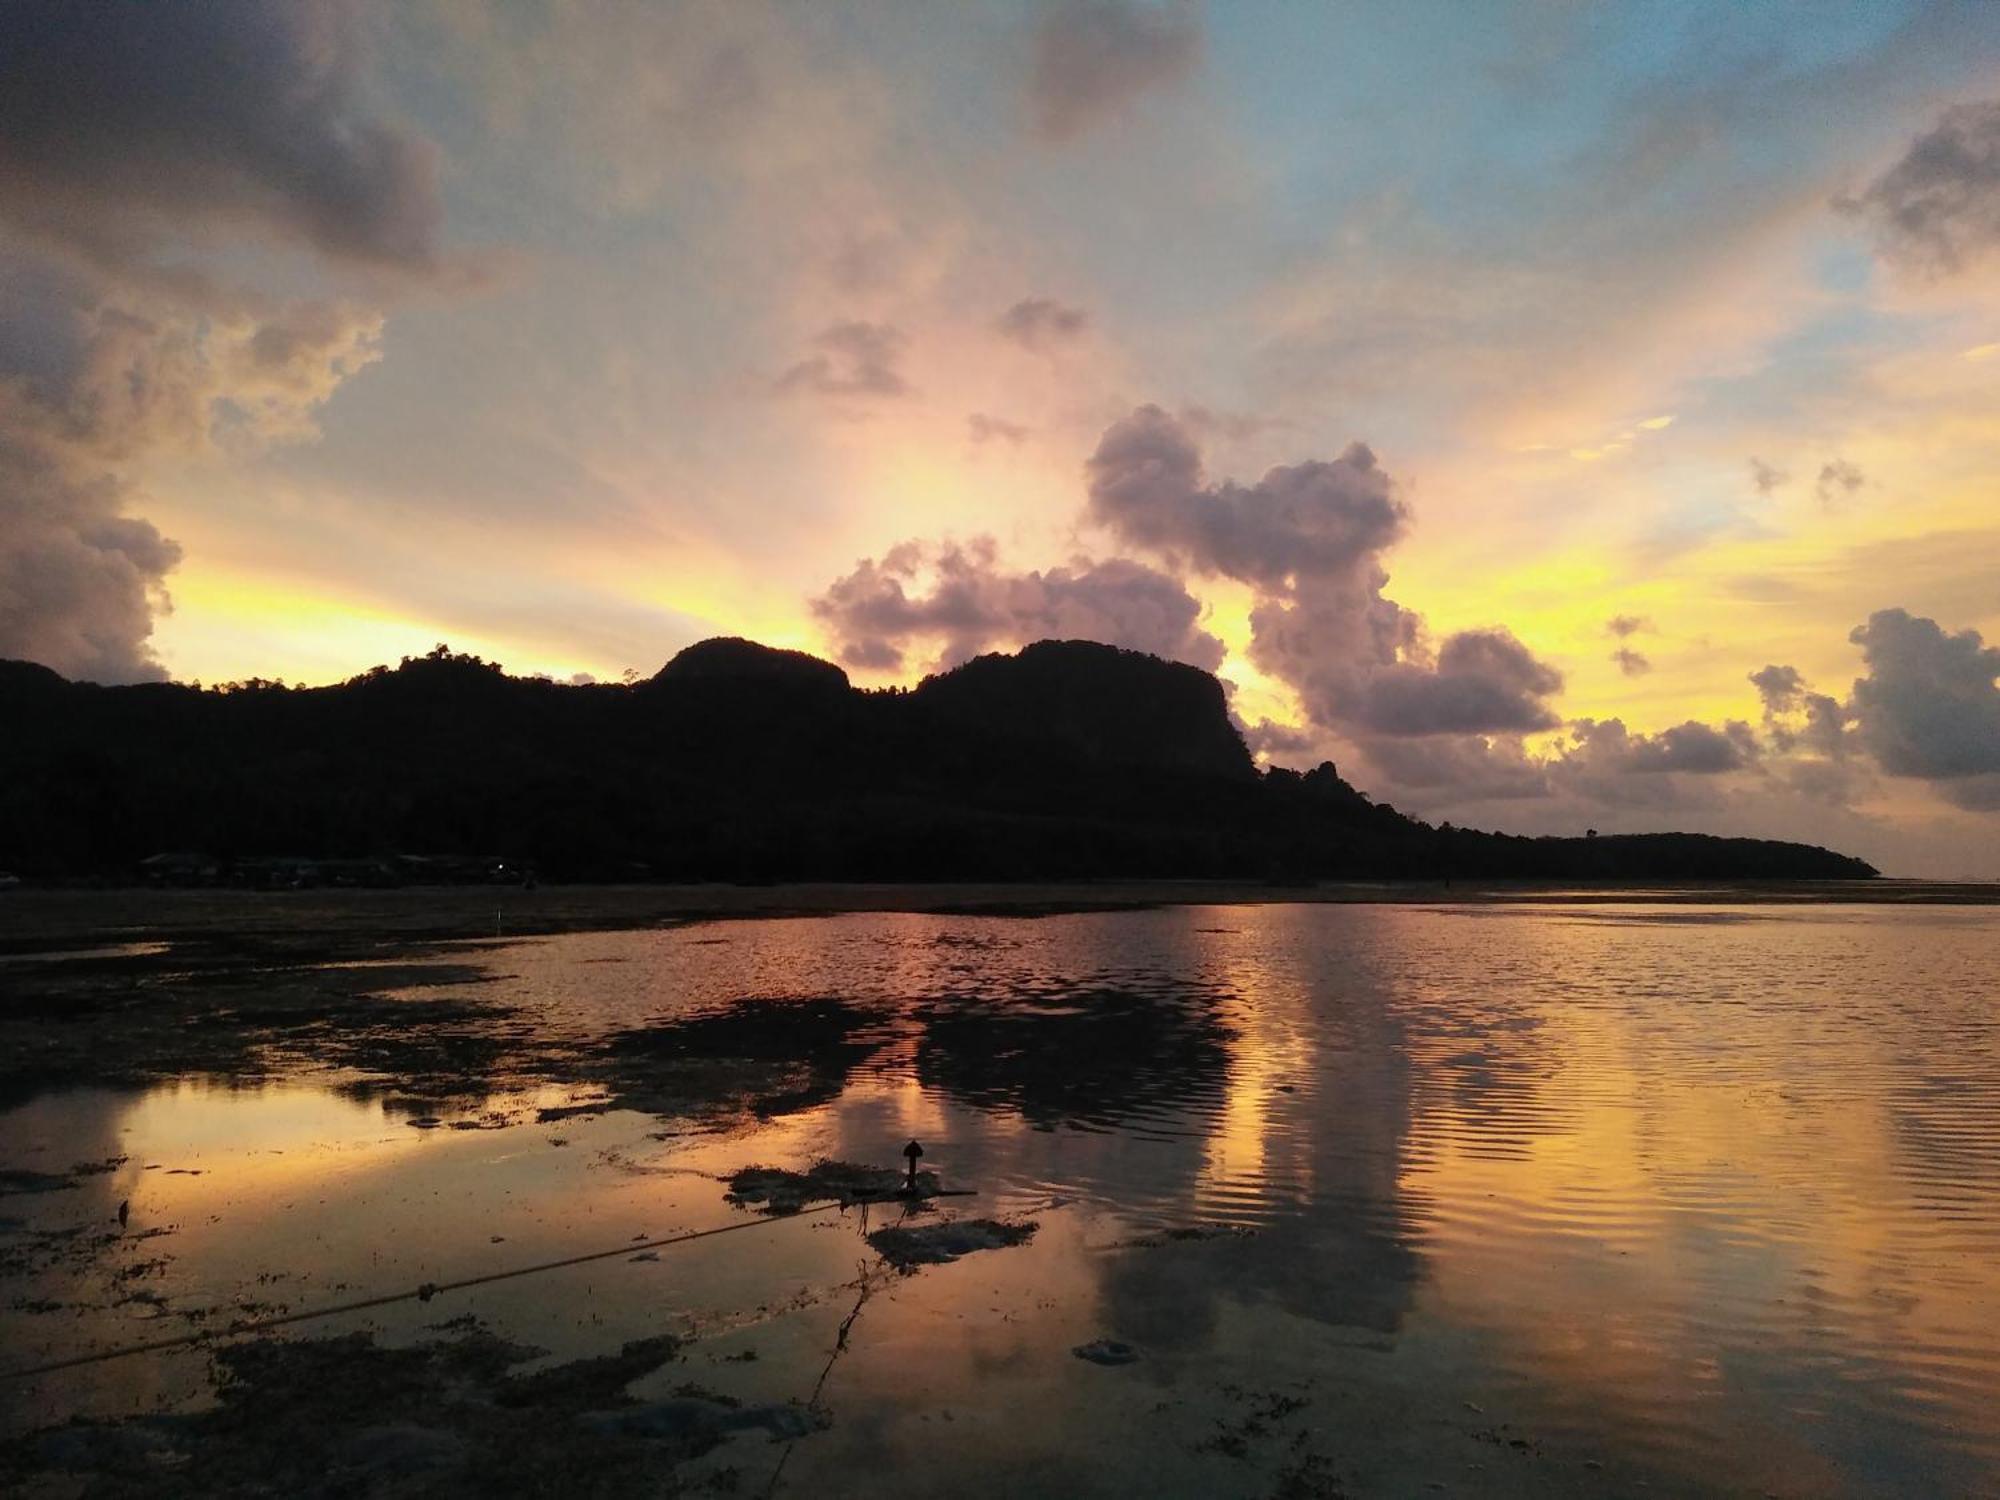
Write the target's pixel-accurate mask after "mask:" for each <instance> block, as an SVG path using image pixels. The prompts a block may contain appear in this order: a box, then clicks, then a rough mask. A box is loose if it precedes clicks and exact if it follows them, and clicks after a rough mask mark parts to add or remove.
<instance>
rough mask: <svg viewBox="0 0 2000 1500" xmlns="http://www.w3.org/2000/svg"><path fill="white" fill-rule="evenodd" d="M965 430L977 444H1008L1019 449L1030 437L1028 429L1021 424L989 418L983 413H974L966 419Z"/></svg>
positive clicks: (1001, 418)
mask: <svg viewBox="0 0 2000 1500" xmlns="http://www.w3.org/2000/svg"><path fill="white" fill-rule="evenodd" d="M965 430H966V434H967V435H968V436H969V437H970V438H971V439H972V441H973V442H975V443H1008V444H1011V445H1013V446H1015V447H1018V446H1020V444H1022V443H1023V442H1025V441H1026V440H1027V437H1028V429H1027V428H1025V427H1023V426H1022V425H1021V424H1020V423H1019V422H1009V421H1008V420H1007V419H1006V418H1005V417H993V416H988V415H987V414H986V413H985V412H983V411H976V412H973V413H972V414H971V415H970V416H968V417H967V418H966V419H965Z"/></svg>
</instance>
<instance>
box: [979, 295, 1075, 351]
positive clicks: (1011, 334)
mask: <svg viewBox="0 0 2000 1500" xmlns="http://www.w3.org/2000/svg"><path fill="white" fill-rule="evenodd" d="M996 326H997V327H998V328H999V330H1000V334H1001V336H1002V337H1003V338H1008V339H1012V340H1013V341H1014V342H1015V343H1017V344H1019V345H1020V346H1021V347H1022V348H1023V349H1028V350H1032V351H1033V352H1034V353H1037V354H1046V353H1048V352H1049V351H1050V350H1052V349H1058V348H1061V347H1062V346H1063V345H1065V344H1072V343H1075V342H1076V340H1078V339H1080V338H1082V337H1083V335H1084V333H1085V331H1086V330H1088V329H1089V327H1090V314H1089V313H1087V312H1085V311H1084V310H1083V309H1082V308H1080V307H1069V306H1066V305H1064V304H1063V303H1061V302H1057V301H1055V300H1054V299H1052V298H1049V297H1023V298H1022V299H1021V300H1020V301H1019V302H1016V303H1015V304H1014V305H1013V306H1012V307H1010V308H1008V309H1007V311H1005V312H1004V313H1002V314H1001V315H1000V321H999V323H998V324H997V325H996Z"/></svg>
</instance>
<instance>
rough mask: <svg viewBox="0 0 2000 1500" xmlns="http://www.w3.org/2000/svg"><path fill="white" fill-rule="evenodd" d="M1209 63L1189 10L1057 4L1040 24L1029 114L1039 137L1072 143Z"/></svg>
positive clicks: (1109, 0) (1079, 1) (1074, 0)
mask: <svg viewBox="0 0 2000 1500" xmlns="http://www.w3.org/2000/svg"><path fill="white" fill-rule="evenodd" d="M1200 58H1201V23H1200V21H1199V20H1198V19H1197V18H1196V16H1195V15H1194V13H1193V12H1192V11H1191V10H1189V9H1187V8H1185V7H1183V6H1178V5H1177V6H1175V7H1173V8H1172V9H1168V8H1164V7H1160V6H1154V5H1144V4H1138V3H1134V0H1049V3H1047V4H1045V5H1044V7H1043V10H1042V14H1041V17H1040V19H1039V21H1038V22H1037V23H1036V26H1035V33H1034V39H1033V57H1032V59H1031V64H1030V67H1029V72H1028V80H1027V84H1028V89H1027V92H1028V113H1029V119H1030V121H1031V123H1032V124H1033V126H1034V129H1035V133H1036V134H1037V135H1039V136H1040V137H1041V138H1042V139H1043V140H1045V141H1049V142H1052V143H1061V142H1065V141H1071V140H1074V139H1076V138H1077V137H1079V136H1082V135H1085V134H1087V133H1088V132H1090V131H1092V130H1094V129H1096V128H1097V127H1098V126H1100V125H1103V124H1106V123H1108V122H1109V121H1111V120H1114V119H1116V118H1118V117H1119V116H1120V115H1123V114H1125V113H1126V112H1127V111H1128V110H1130V109H1131V108H1132V106H1133V105H1134V104H1135V103H1136V102H1137V100H1138V99H1139V98H1140V96H1141V95H1143V94H1145V93H1146V92H1147V91H1148V90H1149V89H1153V88H1158V87H1160V86H1162V85H1165V84H1170V83H1174V82H1177V81H1179V80H1180V79H1182V78H1184V77H1186V76H1187V75H1188V74H1189V73H1191V72H1192V71H1193V70H1194V66H1195V64H1196V62H1198V61H1199V60H1200Z"/></svg>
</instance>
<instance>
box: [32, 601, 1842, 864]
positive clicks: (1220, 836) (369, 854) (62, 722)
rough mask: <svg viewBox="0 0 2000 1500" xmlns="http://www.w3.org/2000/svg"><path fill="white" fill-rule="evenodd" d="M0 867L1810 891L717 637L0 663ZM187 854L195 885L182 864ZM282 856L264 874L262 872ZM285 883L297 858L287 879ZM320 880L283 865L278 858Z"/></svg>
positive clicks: (1047, 676) (1103, 653)
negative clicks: (633, 644)
mask: <svg viewBox="0 0 2000 1500" xmlns="http://www.w3.org/2000/svg"><path fill="white" fill-rule="evenodd" d="M0 726H5V733H4V734H0V868H16V869H19V870H21V871H22V872H23V873H29V874H46V875H90V876H100V877H107V878H121V877H125V878H129V877H131V876H132V875H133V874H134V873H135V872H137V871H138V869H139V862H140V861H142V860H144V859H146V858H147V857H149V856H153V855H157V854H161V853H163V852H168V851H184V852H185V853H186V855H187V856H188V857H185V858H176V859H173V860H168V861H163V862H160V863H157V864H155V865H154V866H152V867H151V873H152V874H153V875H155V876H156V877H158V878H174V879H182V878H185V879H206V878H210V874H209V872H210V871H211V870H212V869H213V868H214V867H215V866H216V865H218V864H220V865H222V866H224V867H232V868H234V869H235V870H236V871H237V872H238V874H239V877H240V878H251V879H269V880H273V881H279V882H282V881H286V880H290V879H294V878H297V879H315V878H335V879H341V880H365V879H390V878H395V876H396V873H397V869H398V867H396V866H395V865H394V864H393V862H392V860H391V857H392V856H399V855H412V854H415V855H423V856H432V857H437V856H461V857H463V858H461V859H459V860H457V861H456V862H446V863H443V864H440V863H438V862H436V859H435V858H433V860H432V862H430V863H428V864H424V865H421V866H408V865H405V866H402V867H400V868H401V869H403V870H404V871H405V872H407V870H408V869H411V868H418V869H421V870H422V871H423V872H426V873H428V874H436V873H438V872H440V871H443V872H447V873H454V874H457V875H460V876H464V875H467V874H469V873H470V874H476V873H477V872H478V871H479V870H481V869H482V868H485V865H484V864H483V863H482V861H481V860H479V859H474V858H472V857H473V856H494V857H498V856H504V857H505V858H506V859H508V860H509V861H511V862H515V863H518V862H521V861H527V862H531V863H533V864H534V865H536V866H538V867H539V868H540V869H541V870H542V871H543V872H544V873H545V874H546V875H549V876H552V877H556V878H577V879H634V878H636V879H662V880H669V879H670V880H712V879H720V880H775V879H799V880H811V879H826V880H832V879H841V880H933V879H1022V880H1032V879H1059V878H1075V877H1079V876H1106V877H1109V876H1151V877H1166V876H1216V877H1238V878H1241V877H1249V878H1257V879H1264V878H1275V879H1281V880H1298V879H1315V878H1340V877H1347V878H1370V877H1374V878H1389V877H1418V876H1421V877H1435V876H1438V875H1446V874H1449V875H1456V876H1461V877H1465V878H1469V879H1470V878H1493V877H1538V878H1559V879H1658V878H1762V877H1769V878H1795V879H1796V878H1806V879H1810V878H1840V879H1852V878H1855V877H1858V876H1864V875H1870V874H1873V873H1874V872H1873V871H1872V870H1870V869H1869V868H1868V866H1866V865H1864V864H1862V863H1861V862H1860V861H1858V860H1852V859H1848V858H1846V857H1844V856H1841V855H1837V854H1832V853H1829V852H1828V851H1826V850H1823V849H1814V848H1810V847H1808V846H1805V845H1799V844H1777V843H1766V842H1759V841H1754V840H1748V839H1716V838H1707V837H1703V836H1698V835H1686V834H1656V835H1648V836H1645V837H1628V838H1620V837H1607V838H1599V839H1588V840H1586V839H1548V838H1538V839H1523V838H1513V837H1510V836H1508V835H1505V834H1488V833H1476V832H1472V831H1469V830H1464V829H1449V828H1432V827H1431V826H1430V825H1428V824H1426V823H1422V822H1420V821H1417V820H1415V819H1412V818H1408V817H1405V816H1404V815H1403V814H1401V813H1399V812H1397V811H1396V810H1395V809H1394V808H1392V807H1389V806H1387V805H1385V804H1378V803H1375V802H1371V801H1370V800H1369V799H1368V798H1367V797H1366V796H1364V795H1363V794H1362V793H1360V792H1358V791H1356V790H1355V789H1354V788H1353V787H1352V786H1350V785H1348V784H1347V783H1346V782H1345V781H1343V780H1342V779H1341V778H1340V777H1339V775H1338V774H1337V773H1336V772H1335V771H1334V769H1333V767H1332V766H1331V765H1325V766H1321V767H1320V768H1318V769H1317V770H1315V771H1312V772H1309V773H1306V774H1304V775H1301V774H1299V773H1296V772H1292V771H1284V770H1273V771H1269V772H1264V773H1259V772H1258V771H1257V770H1256V769H1255V767H1254V766H1253V764H1252V763H1251V760H1250V757H1249V755H1248V753H1247V752H1246V751H1245V749H1244V746H1243V742H1242V739H1241V737H1240V736H1239V735H1238V734H1237V733H1236V731H1235V729H1234V728H1233V727H1232V726H1231V724H1230V722H1229V719H1228V715H1227V712H1226V709H1225V704H1224V700H1223V695H1222V690H1221V687H1220V685H1219V684H1218V683H1217V682H1216V681H1215V679H1214V678H1212V677H1210V676H1209V675H1208V674H1206V673H1203V672H1199V671H1196V670H1194V669H1193V668H1191V667H1185V666H1178V665H1174V664H1172V663H1168V662H1163V661H1160V660H1157V659H1156V658H1153V657H1148V656H1142V655H1139V654H1138V653H1135V652H1130V651H1120V650H1117V649H1115V648H1112V647H1108V646H1100V645H1097V644H1095V643H1093V642H1087V641H1043V642H1040V643H1037V644H1036V645H1033V646H1030V647H1028V648H1027V649H1025V650H1023V651H1022V652H1020V653H1019V654H1018V655H1015V656H983V657H980V658H978V659H976V660H974V661H970V662H967V663H966V664H965V665H963V666H961V667H958V668H956V669H955V670H953V671H950V672H946V673H943V674H941V675H939V676H936V677H932V678H929V679H927V680H925V682H924V683H923V684H922V685H920V686H919V687H918V688H916V689H915V690H914V691H909V692H904V691H900V690H891V691H887V692H862V691H858V690H856V689H855V688H853V687H851V686H850V685H849V684H848V681H847V677H846V674H845V673H843V672H842V671H841V670H840V669H839V668H838V667H836V666H834V665H832V664H831V663H828V662H823V661H819V660H818V659H816V658H814V657H811V656H807V655H805V654H803V653H800V652H794V651H775V650H772V649H770V648H768V647H764V646H759V645H756V644H755V643H753V642H749V641H741V640H713V641H704V642H702V643H701V644H699V645H696V646H690V647H689V648H688V649H687V650H685V651H683V652H681V653H680V654H679V655H678V656H676V657H675V658H674V659H673V660H672V661H671V662H669V663H668V664H667V665H666V666H665V667H664V668H663V669H662V670H661V671H660V672H659V673H658V674H657V675H656V676H654V677H652V678H651V679H648V680H647V681H644V682H639V683H633V684H629V685H626V684H616V685H614V684H591V685H584V686H571V685H564V684H558V683H553V682H549V681H546V680H544V679H538V678H516V677H509V676H507V675H506V674H505V673H504V672H502V671H501V670H500V669H499V668H498V667H497V666H494V665H492V664H491V663H488V662H484V661H481V660H479V659H478V658H476V657H471V656H461V655H454V654H453V653H451V652H449V651H448V650H446V649H445V648H443V647H440V648H438V650H437V651H434V652H432V653H430V654H429V655H428V656H423V657H416V658H411V659H408V660H405V661H404V662H403V663H402V664H401V665H400V666H399V667H397V668H395V669H394V670H391V669H389V668H386V667H377V668H375V669H374V670H372V671H370V672H367V673H364V674H363V675H361V676H359V677H356V678H353V679H352V680H350V681H348V682H345V683H341V684H339V685H337V686H333V687H324V688H287V687H285V686H284V685H283V684H281V683H269V682H250V683H240V684H232V685H230V686H228V687H224V688H215V689H206V690H204V689H201V688H196V687H192V686H185V685H180V684H171V683H151V684H143V685H139V686H134V687H115V688H113V687H99V686H95V685H93V684H88V683H71V682H66V681H64V680H63V679H62V678H60V677H58V676H57V675H56V674H55V673H53V672H49V671H47V670H46V669H45V668H41V667H37V666H33V665H31V664H28V663H24V662H0ZM196 853H199V854H200V855H202V856H205V857H204V858H194V857H192V856H193V855H195V854H196ZM279 857H284V858H279ZM292 859H296V860H298V861H301V863H296V864H295V863H291V862H288V861H290V860H292ZM326 860H346V861H350V863H348V864H345V865H339V866H327V865H324V864H320V865H318V866H315V867H308V866H307V865H306V864H305V863H303V862H304V861H326Z"/></svg>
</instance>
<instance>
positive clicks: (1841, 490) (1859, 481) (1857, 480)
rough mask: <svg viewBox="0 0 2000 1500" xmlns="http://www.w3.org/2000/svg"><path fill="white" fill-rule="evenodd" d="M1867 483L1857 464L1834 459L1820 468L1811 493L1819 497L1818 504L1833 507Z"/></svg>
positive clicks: (1842, 459)
mask: <svg viewBox="0 0 2000 1500" xmlns="http://www.w3.org/2000/svg"><path fill="white" fill-rule="evenodd" d="M1867 482H1868V480H1867V478H1866V476H1864V475H1863V474H1862V472H1861V466H1860V465H1859V464H1855V463H1850V462H1848V460H1846V459H1844V458H1836V459H1833V460H1831V461H1830V462H1828V463H1825V464H1822V465H1821V466H1820V471H1819V479H1818V481H1817V482H1816V483H1815V484H1814V486H1813V492H1814V493H1815V494H1817V495H1818V496H1819V500H1820V504H1822V505H1833V504H1835V503H1837V502H1838V501H1841V500H1845V499H1847V498H1848V497H1849V496H1851V495H1853V494H1854V493H1855V491H1857V490H1859V489H1860V488H1861V486H1862V485H1864V484H1866V483H1867Z"/></svg>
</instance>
